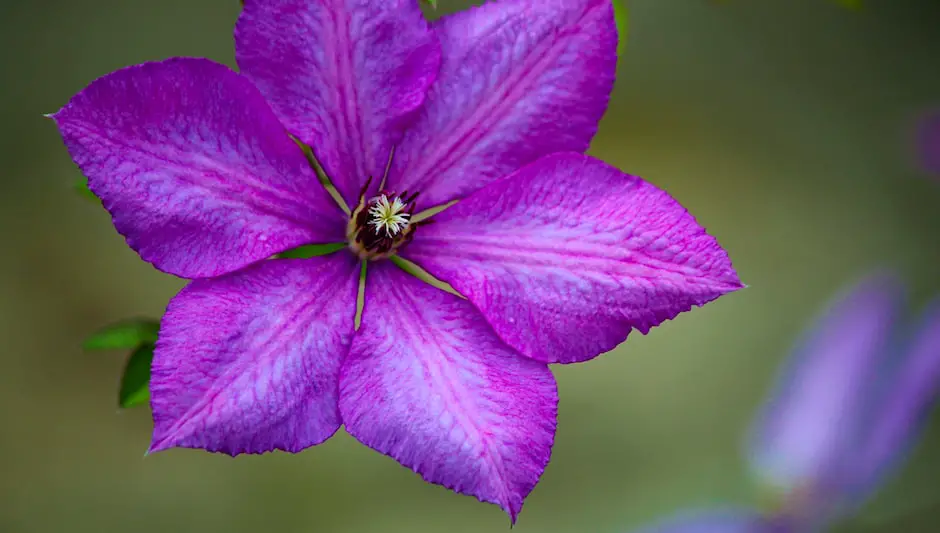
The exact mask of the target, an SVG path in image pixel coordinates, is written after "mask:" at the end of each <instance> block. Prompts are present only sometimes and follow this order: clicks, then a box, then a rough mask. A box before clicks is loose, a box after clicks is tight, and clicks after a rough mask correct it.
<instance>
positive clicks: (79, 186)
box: [72, 176, 99, 202]
mask: <svg viewBox="0 0 940 533" xmlns="http://www.w3.org/2000/svg"><path fill="white" fill-rule="evenodd" d="M72 186H73V187H74V188H75V192H77V193H78V194H81V195H82V196H84V197H85V198H88V199H89V200H94V201H96V202H98V201H99V200H98V197H97V196H95V193H93V192H91V189H89V188H88V178H86V177H85V176H80V177H79V178H78V179H77V180H75V183H74V184H73V185H72Z"/></svg>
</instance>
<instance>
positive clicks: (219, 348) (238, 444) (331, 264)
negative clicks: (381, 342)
mask: <svg viewBox="0 0 940 533" xmlns="http://www.w3.org/2000/svg"><path fill="white" fill-rule="evenodd" d="M358 280H359V268H358V265H357V264H356V262H355V261H354V260H353V259H352V257H351V256H349V255H348V254H337V255H333V256H329V257H322V258H321V257H318V258H312V259H277V260H273V261H266V262H264V263H261V264H259V265H256V266H253V267H251V268H249V269H246V270H243V271H241V272H238V273H235V274H231V275H229V276H225V277H221V278H215V279H208V280H197V281H194V282H192V283H190V284H189V285H188V286H187V287H186V288H185V289H183V290H182V292H180V293H179V294H178V295H177V296H176V297H175V298H173V300H172V301H171V302H170V305H169V307H168V308H167V312H166V315H165V316H164V317H163V322H162V324H161V327H160V337H159V340H158V341H157V348H156V351H155V353H154V359H153V371H152V377H151V382H150V394H151V407H152V408H153V425H154V428H153V442H152V444H151V446H150V451H159V450H164V449H167V448H172V447H174V446H178V447H183V448H204V449H206V450H209V451H214V452H223V453H227V454H230V455H238V454H239V453H263V452H266V451H270V450H285V451H289V452H297V451H300V450H302V449H304V448H307V447H308V446H313V445H314V444H319V443H320V442H323V441H324V440H326V439H328V438H329V437H330V436H331V435H332V434H333V433H334V432H335V431H336V430H337V429H338V428H339V426H340V418H339V412H338V409H337V382H338V379H339V372H340V365H341V362H342V360H343V358H344V357H345V356H346V353H347V352H348V349H349V345H350V343H351V341H352V336H353V321H354V318H355V315H356V292H357V290H358Z"/></svg>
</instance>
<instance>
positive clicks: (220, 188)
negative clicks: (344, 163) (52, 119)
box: [73, 123, 315, 227]
mask: <svg viewBox="0 0 940 533" xmlns="http://www.w3.org/2000/svg"><path fill="white" fill-rule="evenodd" d="M73 127H74V128H75V130H76V131H81V132H83V133H85V134H86V137H87V138H89V139H94V140H96V141H97V142H98V143H100V144H105V143H107V144H111V145H114V146H118V147H122V148H125V149H126V150H128V151H133V152H137V153H140V154H143V155H145V156H148V157H151V158H153V159H155V160H158V161H162V162H164V163H166V164H167V166H172V167H174V168H176V169H178V170H179V172H176V173H174V179H177V180H179V181H182V182H185V183H187V184H189V185H192V186H194V187H196V188H201V189H203V190H206V191H209V192H210V193H213V194H214V195H215V197H216V198H219V199H224V200H225V201H227V202H228V203H229V204H231V205H238V206H247V207H249V208H252V209H254V210H257V211H260V212H262V213H264V214H267V215H269V216H272V217H276V218H280V219H283V220H286V221H288V222H292V223H294V224H297V225H298V226H301V227H307V226H308V225H309V224H310V222H311V221H310V220H301V219H298V218H296V217H294V216H292V215H291V214H289V212H288V210H286V209H283V207H282V206H281V207H279V206H278V205H277V203H276V202H270V201H269V202H264V201H263V200H262V198H261V196H260V195H258V194H242V195H238V194H233V193H236V191H235V190H234V187H231V186H227V185H232V186H242V187H245V188H246V189H253V190H254V191H257V192H262V193H267V194H270V195H271V196H273V197H274V199H275V200H276V201H277V202H281V203H283V204H291V205H293V206H294V207H295V208H297V207H301V209H300V211H303V210H304V209H307V210H310V209H309V207H308V206H306V205H305V204H304V203H303V202H302V199H299V198H298V197H297V194H296V193H294V192H291V191H286V190H283V189H280V188H278V187H274V186H272V185H270V184H269V183H266V182H264V181H262V180H256V179H246V178H245V176H246V175H247V172H242V171H239V170H236V169H235V168H233V167H226V166H224V165H221V164H219V163H218V162H216V161H212V160H211V159H208V158H200V159H201V161H199V164H200V165H201V166H202V167H205V168H206V170H208V171H210V172H212V173H214V174H215V175H216V176H219V177H222V178H224V179H218V180H217V183H216V184H211V183H206V182H204V181H199V180H197V179H196V178H195V177H194V176H192V174H194V173H193V172H192V171H193V166H192V163H193V162H194V161H188V162H187V161H184V160H182V159H180V158H176V157H170V155H169V154H167V153H162V152H157V151H154V150H147V149H146V148H145V147H143V146H141V145H139V144H134V143H130V142H125V141H123V140H121V139H119V138H113V137H106V136H104V135H101V134H100V133H98V132H97V131H96V130H94V129H92V128H89V127H87V126H85V125H83V124H80V123H76V124H74V125H73ZM184 153H185V152H184ZM142 171H143V169H142ZM144 172H145V171H144ZM140 173H141V172H138V174H140ZM198 173H199V174H205V173H206V171H205V170H200V171H199V172H198ZM311 181H315V180H311ZM310 211H311V213H312V210H310Z"/></svg>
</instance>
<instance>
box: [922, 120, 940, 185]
mask: <svg viewBox="0 0 940 533" xmlns="http://www.w3.org/2000/svg"><path fill="white" fill-rule="evenodd" d="M917 151H918V153H919V155H920V160H921V164H922V165H923V167H924V169H925V170H927V172H930V173H932V174H940V110H938V111H933V112H931V113H928V114H927V115H926V116H925V117H924V119H923V120H922V121H921V123H920V126H919V130H918V132H917Z"/></svg>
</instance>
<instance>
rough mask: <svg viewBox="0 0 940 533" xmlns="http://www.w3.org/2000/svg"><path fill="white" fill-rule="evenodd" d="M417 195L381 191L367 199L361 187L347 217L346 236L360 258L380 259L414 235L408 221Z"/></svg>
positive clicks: (410, 221)
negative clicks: (356, 202)
mask: <svg viewBox="0 0 940 533" xmlns="http://www.w3.org/2000/svg"><path fill="white" fill-rule="evenodd" d="M417 196H418V194H417V193H415V194H412V195H411V196H408V193H407V192H402V193H401V194H395V193H392V192H389V191H381V192H379V194H378V195H377V196H373V197H372V198H369V199H368V200H367V199H366V198H365V190H363V193H362V194H360V197H359V205H358V206H356V210H355V211H353V213H352V216H351V217H350V219H349V225H348V227H347V232H346V237H347V239H348V240H349V247H350V249H351V250H352V251H353V252H355V253H356V255H357V256H359V258H360V259H372V260H375V259H382V258H385V257H388V256H390V255H392V254H394V253H395V251H396V250H398V248H400V247H401V246H402V245H404V244H406V243H408V242H409V241H411V239H412V238H413V237H414V232H415V228H416V224H414V223H413V222H412V220H411V218H412V216H413V215H414V210H415V205H416V204H415V199H416V198H417Z"/></svg>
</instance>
